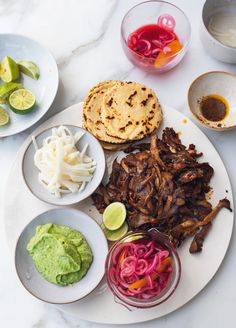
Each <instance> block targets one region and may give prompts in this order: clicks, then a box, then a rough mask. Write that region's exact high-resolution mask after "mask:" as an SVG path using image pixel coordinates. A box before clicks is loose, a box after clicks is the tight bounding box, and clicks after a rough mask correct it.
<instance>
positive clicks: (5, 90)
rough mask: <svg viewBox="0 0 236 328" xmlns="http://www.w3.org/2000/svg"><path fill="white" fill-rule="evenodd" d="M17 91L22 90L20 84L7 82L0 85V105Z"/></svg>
mask: <svg viewBox="0 0 236 328" xmlns="http://www.w3.org/2000/svg"><path fill="white" fill-rule="evenodd" d="M17 89H23V87H22V85H21V84H20V83H15V82H7V83H4V84H2V85H0V104H6V103H7V100H8V97H9V96H10V94H11V93H12V92H13V91H15V90H17Z"/></svg>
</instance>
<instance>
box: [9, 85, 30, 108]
mask: <svg viewBox="0 0 236 328" xmlns="http://www.w3.org/2000/svg"><path fill="white" fill-rule="evenodd" d="M8 101H9V105H10V108H11V109H12V110H13V112H15V113H16V114H28V113H29V112H31V111H32V109H33V108H34V106H35V103H36V100H35V96H34V95H33V93H32V92H31V91H29V90H27V89H19V90H16V91H14V92H13V93H12V94H11V95H10V97H9V100H8Z"/></svg>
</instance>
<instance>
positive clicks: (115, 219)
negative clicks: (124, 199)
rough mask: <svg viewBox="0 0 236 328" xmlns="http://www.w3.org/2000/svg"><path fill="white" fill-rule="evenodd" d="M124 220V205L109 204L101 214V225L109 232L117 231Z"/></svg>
mask: <svg viewBox="0 0 236 328" xmlns="http://www.w3.org/2000/svg"><path fill="white" fill-rule="evenodd" d="M125 218H126V208H125V205H124V204H122V203H120V202H115V203H111V204H110V205H108V206H107V207H106V209H105V211H104V212H103V223H104V225H105V227H106V228H107V229H109V230H117V229H119V228H120V227H121V226H122V224H123V223H124V221H125Z"/></svg>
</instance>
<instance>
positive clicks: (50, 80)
mask: <svg viewBox="0 0 236 328" xmlns="http://www.w3.org/2000/svg"><path fill="white" fill-rule="evenodd" d="M0 45H1V47H0V61H1V60H2V59H3V57H5V56H10V57H12V59H14V60H15V61H16V62H17V61H18V60H21V59H24V60H31V61H33V62H35V63H36V64H37V65H38V67H39V70H40V77H39V79H38V80H34V79H32V78H30V77H29V76H26V75H25V74H21V77H20V79H19V80H17V81H16V82H20V83H21V84H22V85H23V87H24V88H26V89H29V90H30V91H32V92H33V93H34V95H35V97H36V104H37V105H36V107H35V108H34V110H33V111H32V112H31V113H29V114H26V115H19V114H15V113H14V112H13V111H11V110H10V109H9V107H8V106H7V105H1V106H2V107H4V108H6V109H7V111H8V113H9V116H10V122H9V124H7V125H4V126H1V127H0V137H7V136H10V135H13V134H16V133H19V132H22V131H24V130H26V129H28V128H29V127H31V126H32V125H33V124H35V123H36V122H38V121H39V120H40V118H41V117H43V115H44V114H46V112H47V111H48V109H49V108H50V106H51V104H52V102H53V100H54V98H55V96H56V93H57V89H58V82H59V78H58V69H57V64H56V62H55V60H54V58H53V56H52V55H51V54H50V52H49V51H48V50H46V49H45V48H43V47H42V46H41V45H40V44H38V43H37V42H36V41H34V40H32V39H29V38H27V37H25V36H22V35H17V34H0ZM2 83H3V82H2V81H1V82H0V84H2Z"/></svg>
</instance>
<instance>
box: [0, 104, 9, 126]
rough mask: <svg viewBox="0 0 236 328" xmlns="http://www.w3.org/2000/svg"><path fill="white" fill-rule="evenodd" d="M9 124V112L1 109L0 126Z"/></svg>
mask: <svg viewBox="0 0 236 328" xmlns="http://www.w3.org/2000/svg"><path fill="white" fill-rule="evenodd" d="M8 122H9V115H8V112H7V111H6V110H5V109H4V108H2V107H0V126H3V125H6V124H7V123H8Z"/></svg>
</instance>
